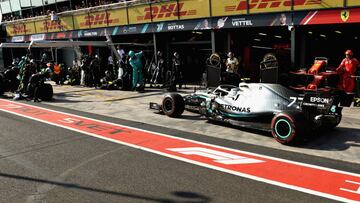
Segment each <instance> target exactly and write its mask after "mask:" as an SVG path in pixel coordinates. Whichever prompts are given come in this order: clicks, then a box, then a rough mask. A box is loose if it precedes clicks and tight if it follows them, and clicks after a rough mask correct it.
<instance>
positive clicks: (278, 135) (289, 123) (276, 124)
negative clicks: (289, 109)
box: [271, 113, 306, 145]
mask: <svg viewBox="0 0 360 203" xmlns="http://www.w3.org/2000/svg"><path fill="white" fill-rule="evenodd" d="M304 124H305V122H304V119H303V117H302V116H301V115H300V114H291V113H280V114H277V115H275V116H274V118H273V119H272V121H271V133H272V136H273V137H274V139H275V140H276V141H277V142H279V143H281V144H285V145H295V144H298V142H299V141H301V140H302V139H303V137H304V133H303V131H304V128H305V127H306V126H305V125H304Z"/></svg>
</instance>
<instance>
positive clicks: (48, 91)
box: [38, 83, 54, 101]
mask: <svg viewBox="0 0 360 203" xmlns="http://www.w3.org/2000/svg"><path fill="white" fill-rule="evenodd" d="M38 91H39V98H40V99H41V100H43V101H50V100H51V99H52V97H53V94H54V92H53V88H52V86H51V85H50V84H46V83H45V84H43V85H41V86H40V87H39V90H38Z"/></svg>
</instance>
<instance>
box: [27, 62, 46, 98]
mask: <svg viewBox="0 0 360 203" xmlns="http://www.w3.org/2000/svg"><path fill="white" fill-rule="evenodd" d="M51 73H52V71H51V69H50V68H46V69H45V71H43V72H38V73H35V74H33V75H32V76H31V77H30V80H29V84H28V86H27V88H26V94H27V98H33V99H34V102H40V101H41V100H40V99H39V91H38V90H39V87H40V86H41V85H44V82H45V80H46V79H47V78H50V76H51Z"/></svg>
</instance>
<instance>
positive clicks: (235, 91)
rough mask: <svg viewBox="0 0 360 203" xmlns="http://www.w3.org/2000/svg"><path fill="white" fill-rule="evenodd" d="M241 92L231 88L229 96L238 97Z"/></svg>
mask: <svg viewBox="0 0 360 203" xmlns="http://www.w3.org/2000/svg"><path fill="white" fill-rule="evenodd" d="M238 91H239V88H237V87H236V88H231V90H230V92H229V96H231V97H232V96H236V94H237V92H238Z"/></svg>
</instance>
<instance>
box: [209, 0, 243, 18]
mask: <svg viewBox="0 0 360 203" xmlns="http://www.w3.org/2000/svg"><path fill="white" fill-rule="evenodd" d="M244 3H245V4H244ZM246 8H247V7H246V1H241V0H211V13H212V15H213V16H229V15H241V14H246V13H247V10H246Z"/></svg>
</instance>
